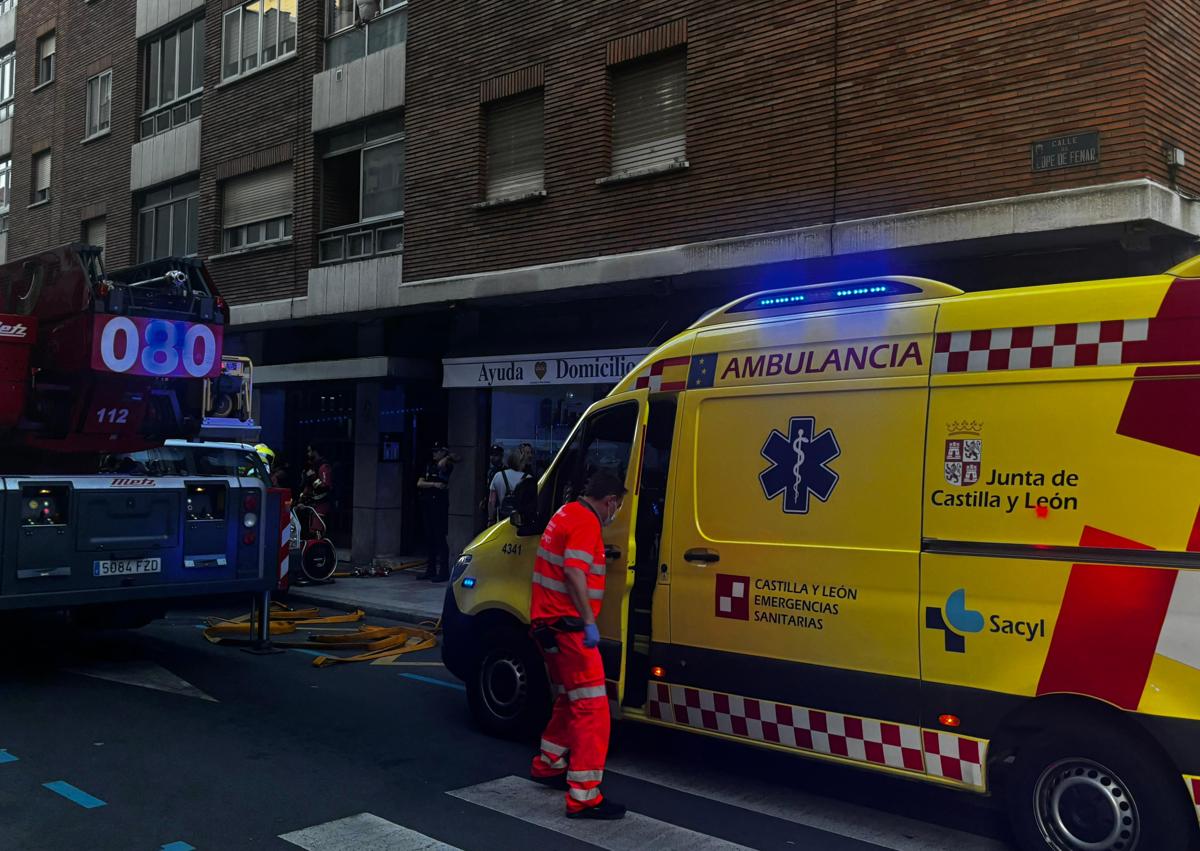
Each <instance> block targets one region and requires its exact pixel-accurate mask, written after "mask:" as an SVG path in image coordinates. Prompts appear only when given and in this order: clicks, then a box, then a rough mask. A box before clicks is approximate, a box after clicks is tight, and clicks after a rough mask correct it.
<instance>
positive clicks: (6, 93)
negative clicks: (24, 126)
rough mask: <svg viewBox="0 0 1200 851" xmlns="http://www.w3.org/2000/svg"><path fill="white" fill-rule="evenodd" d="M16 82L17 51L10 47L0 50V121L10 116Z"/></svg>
mask: <svg viewBox="0 0 1200 851" xmlns="http://www.w3.org/2000/svg"><path fill="white" fill-rule="evenodd" d="M16 82H17V51H16V50H15V49H14V48H12V47H10V48H9V49H8V50H5V51H3V52H0V121H7V120H8V119H10V118H12V113H13V95H14V94H15V93H16Z"/></svg>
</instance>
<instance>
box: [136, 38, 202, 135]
mask: <svg viewBox="0 0 1200 851" xmlns="http://www.w3.org/2000/svg"><path fill="white" fill-rule="evenodd" d="M142 67H143V73H142V110H143V112H142V119H141V133H142V138H143V139H145V138H148V137H150V136H153V135H154V134H156V133H162V132H164V131H166V130H170V129H171V128H172V127H178V126H179V125H180V124H186V123H187V122H189V121H192V120H194V119H196V118H199V117H200V105H201V97H200V95H201V92H202V91H203V89H204V19H203V18H198V19H196V20H194V21H189V22H187V23H185V24H183V25H182V26H179V27H175V28H173V29H171V30H168V31H167V32H165V33H163V34H162V35H160V36H158V37H156V38H154V39H152V40H151V41H148V42H146V43H145V44H144V45H143V46H142Z"/></svg>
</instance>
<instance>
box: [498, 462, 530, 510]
mask: <svg viewBox="0 0 1200 851" xmlns="http://www.w3.org/2000/svg"><path fill="white" fill-rule="evenodd" d="M500 478H501V479H503V481H504V498H503V499H501V500H500V505H499V506H497V508H496V519H497V520H507V519H508V518H509V517H511V516H512V514H513V512H514V511H516V510H517V504H518V503H517V499H516V493H517V490H518V489H519V488H520V487H521V483H522V482H524V481H525V479H526V478H528V476H527V475H522V476H521V479H520V481H518V482H517V485H516V487H515V488H514V487H513V484H512V482H510V481H509V480H508V474H507V473H506V472H505V471H504V470H501V471H500Z"/></svg>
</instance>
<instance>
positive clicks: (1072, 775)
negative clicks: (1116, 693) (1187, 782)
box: [1008, 729, 1197, 851]
mask: <svg viewBox="0 0 1200 851" xmlns="http://www.w3.org/2000/svg"><path fill="white" fill-rule="evenodd" d="M1096 733H1097V735H1094V736H1087V737H1084V736H1080V735H1078V734H1077V733H1072V732H1066V731H1061V730H1056V731H1054V732H1053V733H1043V734H1040V735H1039V736H1038V737H1036V738H1035V739H1034V740H1032V741H1030V742H1029V743H1028V744H1026V745H1025V746H1024V747H1022V748H1021V749H1020V751H1019V752H1018V754H1017V762H1016V766H1015V770H1014V773H1013V775H1012V778H1011V784H1010V786H1009V790H1008V792H1009V801H1008V806H1009V816H1010V818H1011V820H1012V825H1013V831H1014V832H1015V833H1016V835H1017V840H1018V842H1019V844H1020V846H1021V848H1022V849H1028V851H1034V850H1035V849H1037V851H1045V849H1053V851H1190V849H1193V848H1195V847H1196V845H1195V842H1196V832H1197V829H1196V813H1195V810H1194V808H1193V807H1191V806H1190V805H1189V801H1188V800H1187V795H1186V794H1185V791H1186V790H1185V787H1184V784H1183V780H1182V778H1181V776H1180V775H1179V774H1176V773H1174V772H1173V770H1172V769H1171V768H1170V766H1168V765H1166V764H1165V761H1164V760H1162V759H1160V758H1159V757H1158V755H1157V754H1154V753H1153V752H1148V750H1147V749H1146V748H1143V747H1141V746H1140V745H1139V743H1138V742H1136V741H1131V740H1130V739H1129V738H1127V737H1125V736H1122V735H1121V734H1120V733H1119V732H1118V731H1117V730H1109V729H1105V730H1097V731H1096Z"/></svg>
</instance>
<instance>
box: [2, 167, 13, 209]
mask: <svg viewBox="0 0 1200 851" xmlns="http://www.w3.org/2000/svg"><path fill="white" fill-rule="evenodd" d="M11 192H12V158H11V157H4V158H3V159H0V214H5V215H7V213H8V210H9V207H10V205H11V204H12V195H11Z"/></svg>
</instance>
